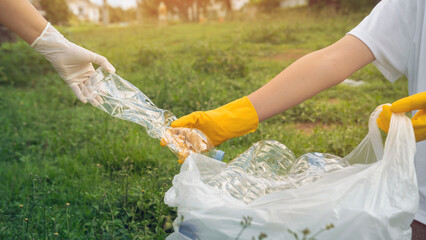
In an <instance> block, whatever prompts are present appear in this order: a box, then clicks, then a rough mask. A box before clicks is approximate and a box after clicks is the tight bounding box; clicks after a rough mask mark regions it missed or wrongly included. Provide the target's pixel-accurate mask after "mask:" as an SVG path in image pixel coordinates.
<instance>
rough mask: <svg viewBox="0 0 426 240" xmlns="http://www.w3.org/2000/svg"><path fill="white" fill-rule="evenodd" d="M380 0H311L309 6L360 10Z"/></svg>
mask: <svg viewBox="0 0 426 240" xmlns="http://www.w3.org/2000/svg"><path fill="white" fill-rule="evenodd" d="M378 2H380V0H309V6H311V7H312V6H313V7H326V6H332V7H334V8H336V10H344V11H359V10H364V9H371V8H373V7H374V6H375V5H376V4H377V3H378Z"/></svg>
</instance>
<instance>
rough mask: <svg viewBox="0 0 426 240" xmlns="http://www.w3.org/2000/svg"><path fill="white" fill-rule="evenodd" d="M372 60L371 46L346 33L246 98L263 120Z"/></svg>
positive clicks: (339, 79) (331, 84) (344, 77)
mask: <svg viewBox="0 0 426 240" xmlns="http://www.w3.org/2000/svg"><path fill="white" fill-rule="evenodd" d="M372 61H374V55H373V54H372V53H371V51H370V49H369V48H368V47H367V46H366V45H365V44H364V43H363V42H362V41H361V40H359V39H358V38H356V37H354V36H352V35H346V36H345V37H343V38H342V39H340V40H339V41H337V42H336V43H334V44H333V45H331V46H329V47H326V48H324V49H321V50H318V51H316V52H313V53H310V54H308V55H306V56H304V57H302V58H300V59H299V60H297V61H296V62H294V63H293V64H292V65H290V66H289V67H288V68H286V69H284V70H283V71H282V72H281V73H280V74H278V75H277V76H276V77H274V78H273V79H272V80H271V81H270V82H268V83H267V84H266V85H264V86H263V87H261V88H260V89H258V90H257V91H255V92H253V93H252V94H250V95H249V96H248V98H249V99H250V101H251V103H252V104H253V106H254V108H255V109H256V111H257V114H258V116H259V120H260V121H263V120H265V119H267V118H270V117H272V116H274V115H276V114H278V113H281V112H283V111H285V110H287V109H289V108H291V107H293V106H295V105H297V104H299V103H301V102H303V101H305V100H306V99H308V98H310V97H312V96H314V95H316V94H317V93H319V92H321V91H323V90H325V89H327V88H330V87H332V86H334V85H336V84H338V83H340V82H342V81H343V80H345V79H346V78H347V77H349V76H350V75H351V74H352V73H354V72H355V71H357V70H358V69H360V68H362V67H363V66H365V65H367V64H368V63H370V62H372Z"/></svg>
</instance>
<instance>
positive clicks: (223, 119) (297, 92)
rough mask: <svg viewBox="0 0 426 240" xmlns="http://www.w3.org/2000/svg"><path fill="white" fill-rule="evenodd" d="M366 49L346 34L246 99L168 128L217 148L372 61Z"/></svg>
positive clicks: (176, 122) (181, 119)
mask: <svg viewBox="0 0 426 240" xmlns="http://www.w3.org/2000/svg"><path fill="white" fill-rule="evenodd" d="M374 60H375V58H374V55H373V54H372V52H371V51H370V49H369V48H368V47H367V46H366V45H365V44H364V43H363V42H362V41H361V40H359V39H358V38H356V37H354V36H352V35H347V36H345V37H343V38H342V39H341V40H339V41H338V42H336V43H334V44H333V45H331V46H329V47H327V48H324V49H321V50H318V51H316V52H313V53H311V54H308V55H306V56H304V57H302V58H300V59H299V60H297V61H296V62H294V63H293V64H292V65H290V66H289V67H288V68H286V69H284V70H283V71H282V72H281V73H280V74H278V75H277V76H276V77H275V78H273V79H272V80H271V81H270V82H269V83H267V84H266V85H264V86H263V87H261V88H260V89H258V90H257V91H255V92H253V93H252V94H250V95H249V96H248V99H247V97H244V98H241V99H238V100H236V101H234V102H232V103H229V104H227V105H225V106H222V107H220V108H217V109H215V110H211V111H206V112H194V113H191V114H189V115H186V116H184V117H182V118H180V119H178V120H176V121H175V122H173V123H172V127H188V128H196V129H198V130H200V131H202V132H203V133H204V134H206V135H207V136H208V137H209V138H210V139H211V140H212V142H213V145H219V144H221V143H222V142H224V141H226V140H228V139H230V138H233V137H238V136H242V135H244V134H247V133H249V132H253V131H255V130H256V128H257V125H258V122H259V121H263V120H265V119H267V118H270V117H272V116H274V115H276V114H278V113H281V112H283V111H285V110H287V109H289V108H291V107H293V106H295V105H297V104H299V103H301V102H302V101H304V100H306V99H308V98H310V97H312V96H314V95H315V94H317V93H319V92H321V91H323V90H325V89H327V88H329V87H332V86H334V85H336V84H338V83H340V82H342V81H343V80H344V79H346V78H347V77H348V76H350V75H351V74H352V73H354V72H355V71H357V70H358V69H360V68H362V67H363V66H365V65H367V64H368V63H370V62H372V61H374Z"/></svg>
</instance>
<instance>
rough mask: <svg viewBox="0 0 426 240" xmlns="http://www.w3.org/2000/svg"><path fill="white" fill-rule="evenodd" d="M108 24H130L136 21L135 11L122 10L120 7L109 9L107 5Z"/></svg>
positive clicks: (131, 9) (132, 9)
mask: <svg viewBox="0 0 426 240" xmlns="http://www.w3.org/2000/svg"><path fill="white" fill-rule="evenodd" d="M108 13H109V22H110V23H119V22H132V21H135V20H136V9H134V8H129V9H122V8H121V7H111V6H109V5H108Z"/></svg>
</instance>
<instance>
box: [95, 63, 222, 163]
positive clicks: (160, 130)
mask: <svg viewBox="0 0 426 240" xmlns="http://www.w3.org/2000/svg"><path fill="white" fill-rule="evenodd" d="M89 87H90V88H91V89H90V92H91V95H90V96H89V98H91V99H92V100H93V99H94V100H96V103H97V104H96V107H97V108H99V109H101V110H102V111H104V112H106V113H108V114H109V115H111V116H113V117H116V118H119V119H123V120H127V121H131V122H134V123H137V124H139V125H141V126H143V127H144V128H145V129H146V131H147V133H148V135H149V136H150V137H152V138H156V139H159V140H161V141H162V142H163V143H165V145H167V146H168V147H169V149H170V150H171V151H172V152H173V153H175V154H176V155H177V156H178V157H179V158H180V159H184V158H186V157H188V156H189V155H190V154H192V153H203V154H206V155H208V156H210V157H213V158H216V159H218V160H222V158H223V155H224V152H223V151H221V150H217V149H215V148H214V147H213V146H212V144H210V141H209V139H208V138H207V137H206V136H205V135H204V134H203V133H202V132H200V131H198V130H197V129H189V128H171V127H170V124H171V123H172V122H173V121H175V120H176V119H177V118H176V116H175V115H174V114H173V113H172V112H170V111H168V110H164V109H161V108H158V107H157V106H155V104H154V103H153V102H152V101H151V100H150V99H149V98H148V97H147V96H146V95H145V94H144V93H143V92H142V91H140V90H139V89H138V88H137V87H135V86H134V85H132V84H131V83H129V82H128V81H126V80H125V79H123V78H121V77H120V76H118V75H117V74H110V73H107V72H105V71H103V70H102V68H100V67H99V68H98V69H96V72H95V73H94V74H93V75H92V76H91V77H90V84H89ZM89 100H90V99H89Z"/></svg>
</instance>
